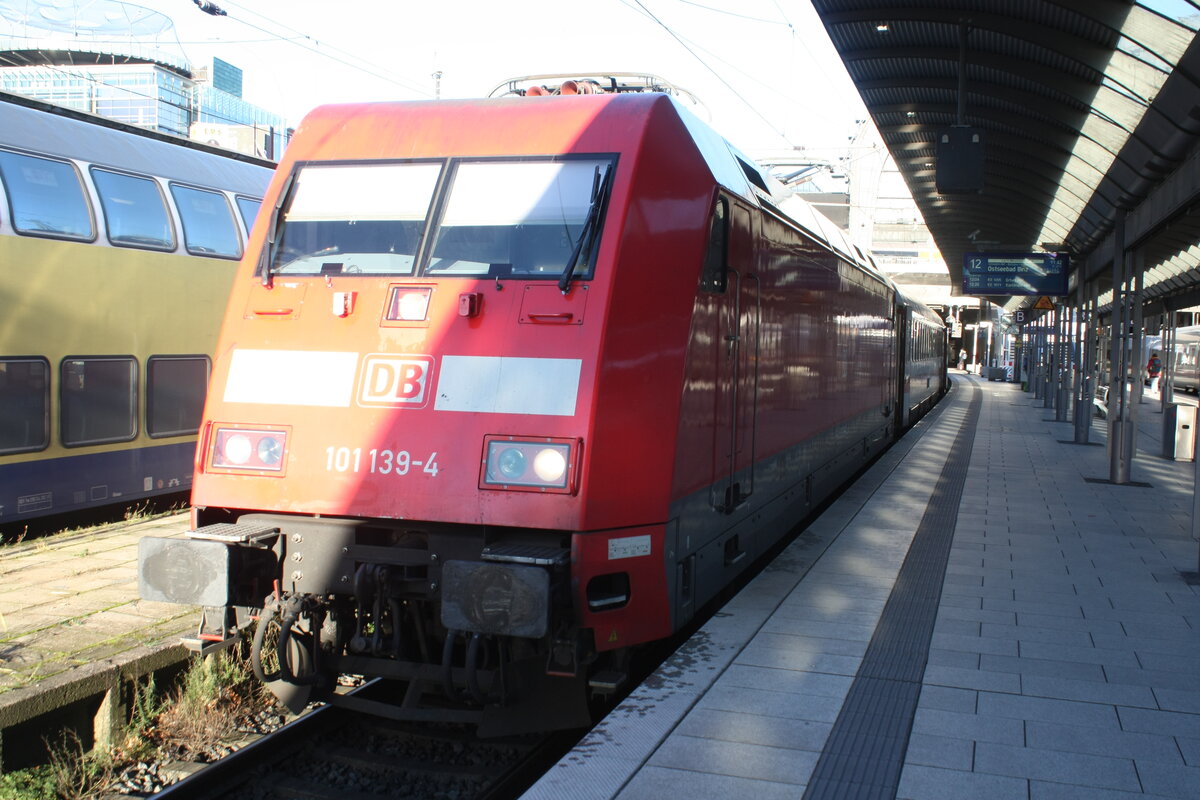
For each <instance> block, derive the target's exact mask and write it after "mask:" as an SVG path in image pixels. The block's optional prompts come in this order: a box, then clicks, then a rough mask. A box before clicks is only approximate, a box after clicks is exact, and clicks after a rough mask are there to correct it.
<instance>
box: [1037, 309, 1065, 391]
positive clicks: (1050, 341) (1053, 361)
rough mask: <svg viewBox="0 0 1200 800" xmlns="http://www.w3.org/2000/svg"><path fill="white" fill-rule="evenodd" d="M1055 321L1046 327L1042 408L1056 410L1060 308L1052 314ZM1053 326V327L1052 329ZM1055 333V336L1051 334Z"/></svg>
mask: <svg viewBox="0 0 1200 800" xmlns="http://www.w3.org/2000/svg"><path fill="white" fill-rule="evenodd" d="M1050 314H1051V315H1053V318H1054V321H1053V322H1052V323H1049V324H1047V325H1046V389H1045V393H1044V394H1043V395H1042V408H1054V396H1055V394H1057V392H1058V352H1057V350H1058V339H1059V336H1058V326H1059V319H1060V318H1061V315H1060V313H1059V310H1058V306H1055V307H1054V310H1053V311H1051V312H1050ZM1052 326H1053V327H1052ZM1051 332H1053V334H1052V333H1051Z"/></svg>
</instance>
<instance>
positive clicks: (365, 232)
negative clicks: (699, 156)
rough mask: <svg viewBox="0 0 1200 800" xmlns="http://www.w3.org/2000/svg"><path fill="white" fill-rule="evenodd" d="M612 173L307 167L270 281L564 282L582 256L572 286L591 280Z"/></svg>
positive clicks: (582, 166)
mask: <svg viewBox="0 0 1200 800" xmlns="http://www.w3.org/2000/svg"><path fill="white" fill-rule="evenodd" d="M611 168H612V160H611V159H610V158H581V159H570V160H551V159H544V160H525V161H455V160H451V161H450V162H449V163H448V164H447V163H441V162H439V163H429V162H414V163H403V164H394V163H393V164H379V163H367V164H362V163H360V164H349V165H348V164H319V165H317V164H310V165H306V166H303V167H302V168H301V169H300V170H299V171H298V172H297V174H296V180H295V183H294V185H293V187H292V191H291V197H290V200H289V201H288V203H287V205H286V206H285V208H284V210H283V213H282V215H281V217H280V220H279V230H280V233H279V237H278V244H277V245H276V247H275V249H274V252H273V253H272V260H271V271H272V272H273V273H275V274H285V275H333V274H336V275H342V274H358V273H361V274H376V275H415V274H423V275H427V276H462V277H467V276H470V277H526V278H548V279H558V278H560V277H561V276H562V275H563V272H564V271H565V270H566V269H567V267H568V265H569V264H570V263H571V260H572V258H573V257H574V258H576V259H577V260H576V262H575V267H574V270H573V277H586V276H587V275H589V274H590V271H591V263H592V261H593V257H592V254H593V253H594V251H595V243H596V240H597V238H598V237H596V236H595V233H596V231H597V230H599V227H600V226H599V224H598V223H599V218H598V215H597V212H599V211H600V210H601V207H602V205H603V201H604V197H603V194H604V192H603V191H601V189H602V188H606V187H607V185H608V181H606V180H605V176H606V174H607V172H608V171H609V170H610V169H611ZM443 170H447V171H448V172H447V174H448V176H449V179H448V180H446V181H441V180H440V179H441V176H442V173H443ZM439 187H440V188H439ZM439 192H440V194H441V195H442V197H441V198H440V199H439V197H437V196H435V195H437V194H438V193H439ZM434 209H440V211H439V212H438V213H439V219H438V220H437V224H436V225H433V226H428V225H427V220H428V218H429V215H430V213H431V211H432V210H434ZM589 215H590V216H591V217H592V220H591V223H590V224H589V222H588V217H589ZM427 227H429V229H430V230H429V233H428V234H427V235H428V237H429V239H428V244H425V243H424V242H423V239H422V236H423V235H425V232H426V228H427ZM589 228H590V229H591V230H590V233H589V230H588V229H589ZM585 237H586V239H587V241H584V238H585ZM581 245H589V246H588V247H586V248H585V249H586V250H587V251H588V252H582V253H580V254H576V252H575V251H576V249H577V247H579V246H581Z"/></svg>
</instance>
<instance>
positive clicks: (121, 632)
mask: <svg viewBox="0 0 1200 800" xmlns="http://www.w3.org/2000/svg"><path fill="white" fill-rule="evenodd" d="M188 527H189V522H188V514H187V513H181V514H172V515H169V516H163V517H158V518H155V519H147V520H139V521H133V522H130V523H124V524H121V525H114V526H109V527H104V528H99V529H96V530H91V531H82V532H78V533H65V534H60V535H57V536H52V537H48V538H43V539H35V540H32V541H23V542H19V543H14V544H6V545H3V546H0V769H8V768H9V767H10V766H11V765H12V764H13V763H14V762H15V763H18V764H19V763H20V761H21V757H20V755H19V753H18V751H20V750H23V749H24V748H22V747H21V743H22V742H21V740H22V738H23V736H24V734H23V733H22V731H21V728H20V726H21V725H22V724H23V723H26V722H28V721H30V720H33V719H35V718H38V717H41V716H44V715H46V714H53V713H56V712H57V711H59V710H61V709H64V708H67V707H69V706H72V705H73V704H80V703H82V704H84V705H87V706H89V708H90V713H93V714H95V723H96V724H95V727H94V732H95V735H96V739H97V740H100V741H102V740H104V739H105V737H107V736H109V735H111V734H114V733H115V732H116V731H118V730H119V729H120V726H121V724H123V722H124V720H123V719H120V715H121V709H120V705H121V702H122V701H121V699H120V689H121V684H122V682H123V681H128V680H130V679H132V678H137V677H141V676H143V675H147V674H149V673H151V672H154V671H155V670H157V669H160V668H162V667H164V666H168V665H170V664H174V663H176V662H178V661H181V660H183V659H184V658H185V657H186V655H187V653H186V650H185V649H184V647H183V646H182V645H181V644H180V643H179V638H180V635H181V634H183V633H185V632H192V631H194V629H195V626H196V613H195V610H194V609H191V608H188V607H185V606H178V605H170V604H166V603H151V602H149V601H146V600H142V599H140V598H139V597H138V589H137V545H138V540H139V539H141V537H142V536H146V535H154V536H169V535H180V536H182V535H183V534H184V533H185V532H186V531H187V529H188Z"/></svg>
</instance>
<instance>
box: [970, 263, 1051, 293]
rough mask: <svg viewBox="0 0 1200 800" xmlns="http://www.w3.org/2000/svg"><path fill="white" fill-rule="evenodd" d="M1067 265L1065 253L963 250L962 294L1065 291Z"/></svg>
mask: <svg viewBox="0 0 1200 800" xmlns="http://www.w3.org/2000/svg"><path fill="white" fill-rule="evenodd" d="M1069 266H1070V256H1068V255H1067V254H1065V253H967V254H966V255H964V256H963V294H1002V295H1047V296H1051V297H1054V296H1061V295H1065V294H1066V293H1067V269H1068V267H1069Z"/></svg>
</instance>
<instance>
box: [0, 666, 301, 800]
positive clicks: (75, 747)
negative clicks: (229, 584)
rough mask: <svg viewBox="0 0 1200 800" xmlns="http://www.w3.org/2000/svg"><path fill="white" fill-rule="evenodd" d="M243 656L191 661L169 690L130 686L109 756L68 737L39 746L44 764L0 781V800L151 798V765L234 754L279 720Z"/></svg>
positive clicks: (154, 768)
mask: <svg viewBox="0 0 1200 800" xmlns="http://www.w3.org/2000/svg"><path fill="white" fill-rule="evenodd" d="M242 652H243V649H239V648H236V647H235V648H231V649H230V650H227V651H224V652H221V653H217V654H215V655H212V656H209V657H207V658H197V659H194V660H193V661H192V662H191V665H190V666H189V667H188V669H187V671H186V672H185V673H184V674H183V675H182V676H181V677H180V679H179V681H178V682H177V684H176V685H175V687H174V688H173V689H172V690H170V691H167V692H163V691H161V690H160V689H159V688H158V687H157V686H156V685H155V682H154V680H153V679H150V680H149V681H147V682H145V683H141V682H139V683H136V684H135V686H134V690H133V695H132V697H131V699H130V707H129V721H128V723H127V724H126V726H125V728H124V729H123V730H122V731H121V733H120V735H119V736H118V737H117V740H116V742H115V743H114V745H113V747H112V748H111V749H110V750H104V749H101V748H95V749H93V750H91V751H86V750H85V749H84V746H83V743H82V742H80V740H79V737H78V736H76V735H75V734H74V733H73V732H65V733H61V734H60V735H59V738H58V739H56V740H51V741H47V748H48V751H49V763H47V764H45V765H42V766H38V767H34V768H32V769H27V770H20V771H16V772H11V773H8V774H4V775H0V797H2V798H4V800H93V799H94V798H98V797H104V796H109V795H111V794H113V793H117V794H121V793H130V792H138V793H142V794H146V793H149V792H150V791H155V790H157V788H160V787H159V786H158V773H159V765H160V764H161V763H164V762H169V761H179V760H188V761H202V762H208V761H214V760H216V759H218V758H221V757H222V756H224V755H226V754H228V753H229V752H230V751H231V750H232V749H234V743H235V741H236V740H238V739H240V738H242V736H244V734H245V733H246V732H247V731H251V730H260V729H262V728H264V727H271V726H270V725H264V718H271V719H273V720H275V721H277V722H282V718H283V713H282V712H281V711H279V710H278V709H277V708H276V707H275V702H274V699H273V698H272V697H271V695H270V692H268V691H266V690H265V689H264V688H263V687H262V686H261V685H260V684H259V683H258V681H257V680H256V679H255V678H254V676H253V674H252V672H251V670H250V667H249V664H248V662H247V661H246V659H245V658H244V656H243V655H242V654H241V653H242Z"/></svg>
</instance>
